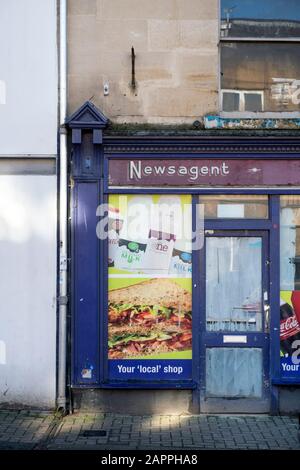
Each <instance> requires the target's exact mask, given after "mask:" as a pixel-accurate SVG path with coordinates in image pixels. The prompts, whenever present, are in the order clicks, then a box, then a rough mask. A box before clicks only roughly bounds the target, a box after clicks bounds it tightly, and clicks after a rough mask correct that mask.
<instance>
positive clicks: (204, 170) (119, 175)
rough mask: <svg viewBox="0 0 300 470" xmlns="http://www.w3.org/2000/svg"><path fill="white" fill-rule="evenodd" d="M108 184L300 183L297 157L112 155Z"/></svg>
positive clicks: (239, 184) (255, 184) (242, 184)
mask: <svg viewBox="0 0 300 470" xmlns="http://www.w3.org/2000/svg"><path fill="white" fill-rule="evenodd" d="M108 173H109V186H210V185H214V186H287V185H293V186H298V185H300V161H299V160H296V159H295V160H294V159H288V160H283V159H282V160H280V159H275V160H274V159H273V160H271V159H264V160H263V159H244V158H242V157H241V158H235V159H207V158H206V159H202V158H201V159H200V158H193V159H184V160H183V159H175V158H172V157H170V158H168V159H158V158H155V159H154V158H149V159H148V158H146V159H145V158H142V159H139V158H134V159H132V158H130V159H129V158H113V159H109V164H108Z"/></svg>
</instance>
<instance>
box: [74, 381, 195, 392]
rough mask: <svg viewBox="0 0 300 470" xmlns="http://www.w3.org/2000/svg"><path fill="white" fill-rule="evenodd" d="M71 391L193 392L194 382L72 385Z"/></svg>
mask: <svg viewBox="0 0 300 470" xmlns="http://www.w3.org/2000/svg"><path fill="white" fill-rule="evenodd" d="M71 388H72V389H76V388H80V389H82V388H93V389H95V388H99V389H127V390H128V389H132V390H162V389H163V390H195V389H196V388H197V383H196V382H176V383H170V382H147V383H141V382H110V383H102V384H76V385H75V384H73V385H71Z"/></svg>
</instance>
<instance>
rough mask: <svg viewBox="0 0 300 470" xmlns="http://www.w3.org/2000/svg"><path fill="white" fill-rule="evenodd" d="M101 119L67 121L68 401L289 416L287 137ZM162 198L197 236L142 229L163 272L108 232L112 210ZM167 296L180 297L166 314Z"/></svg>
mask: <svg viewBox="0 0 300 470" xmlns="http://www.w3.org/2000/svg"><path fill="white" fill-rule="evenodd" d="M107 125H108V121H107V119H106V117H105V116H104V115H103V114H102V113H101V112H100V111H99V110H98V109H97V108H96V107H95V106H94V105H92V104H91V103H85V104H84V105H83V106H82V107H81V108H80V109H79V110H78V111H77V112H76V113H74V114H73V115H72V116H71V117H70V119H69V121H68V127H69V129H70V181H71V184H70V242H71V243H70V246H71V251H70V284H69V290H70V298H71V302H70V337H69V350H70V367H69V371H70V391H71V396H72V397H73V401H74V404H75V406H79V403H80V402H82V401H84V400H85V398H84V397H85V396H86V397H87V396H88V397H89V400H90V401H89V406H93V404H94V406H96V407H98V408H99V407H100V408H101V409H103V410H115V411H124V410H129V411H130V410H131V408H134V406H132V402H135V400H136V402H138V403H139V406H143V410H144V411H145V412H147V406H148V403H147V401H148V400H149V403H150V402H152V403H153V400H152V397H153V396H155V401H156V402H157V401H159V400H160V398H159V397H160V395H159V394H161V396H164V397H165V396H169V397H170V399H169V401H170V400H171V401H172V399H173V398H174V394H176V400H177V397H178V396H179V395H180V394H181V396H184V397H187V401H186V402H185V403H186V405H184V406H186V410H185V411H193V412H270V413H271V412H272V413H278V412H279V411H283V412H284V411H291V412H293V411H297V403H299V402H300V394H299V393H300V392H299V388H298V387H299V385H300V365H299V363H300V353H298V350H299V349H300V342H299V340H300V330H299V328H298V327H299V323H298V320H297V318H298V317H297V315H298V311H297V299H296V297H297V295H296V294H297V291H298V290H300V287H299V286H298V264H297V263H298V257H297V255H298V238H297V233H298V227H297V225H299V226H300V223H299V221H300V219H299V221H298V224H297V220H296V219H297V217H298V216H300V212H299V213H298V204H299V201H300V200H299V198H300V162H299V163H298V161H299V153H300V139H298V138H296V137H293V138H292V137H286V138H284V139H282V138H280V137H274V138H271V137H268V138H266V137H260V138H257V137H256V138H254V137H238V136H229V137H224V136H218V135H216V136H212V135H210V136H209V137H206V136H205V135H201V136H196V135H193V136H189V135H187V136H177V137H175V136H161V135H160V136H158V135H157V136H155V135H151V136H144V137H143V136H137V135H131V136H121V135H110V134H109V133H107V132H106V128H107ZM170 196H172V197H173V198H175V199H176V201H179V203H178V204H179V205H180V204H182V201H184V202H188V204H189V205H190V230H191V233H192V236H191V239H192V238H193V237H194V238H195V237H196V238H197V233H198V234H200V233H201V237H200V238H201V240H202V242H201V243H200V244H198V245H197V244H196V245H195V246H193V247H192V249H189V250H188V249H183V248H182V246H183V245H182V243H181V244H179V242H178V237H177V240H176V241H175V237H174V239H172V237H169V238H167V239H166V238H165V240H164V242H165V246H164V247H163V246H162V245H163V243H162V240H163V237H161V236H160V235H161V233H160V232H159V233H160V235H157V230H152V235H150V238H149V240H148V242H149V243H151V246H152V247H153V246H154V242H155V247H156V248H157V247H158V246H159V247H160V249H161V250H162V251H165V253H164V254H165V255H166V256H165V258H164V259H166V257H167V254H168V253H170V260H171V263H172V262H173V264H172V269H173V271H170V270H169V271H168V273H170V272H172V273H173V274H172V275H170V274H166V275H165V274H164V272H165V271H164V269H163V268H162V261H161V260H162V259H163V258H162V257H160V256H161V255H159V256H157V257H156V258H155V256H156V255H153V257H152V258H151V257H150V258H149V256H148V258H147V250H149V246H146V247H145V248H144V244H143V243H141V242H140V238H139V239H137V237H136V239H135V240H133V239H132V238H130V237H127V238H126V240H125V237H124V236H123V238H122V236H119V228H120V224H121V225H122V226H123V228H124V224H125V222H124V219H125V215H124V213H122V210H121V209H120V207H121V202H122V204H124V201H125V204H126V198H127V201H128V200H129V201H132V200H133V199H134V198H137V199H138V201H139V203H140V204H141V201H145V208H146V205H148V202H149V201H151V204H152V203H154V204H156V203H157V201H159V200H161V198H165V199H164V200H167V201H169V199H170ZM124 198H125V199H124ZM168 198H169V199H168ZM137 199H135V200H137ZM120 201H121V202H120ZM142 203H143V202H142ZM147 207H148V206H147ZM299 207H300V205H299ZM105 217H106V219H107V221H108V222H107V223H104V219H105ZM109 224H113V225H112V226H113V227H114V228H113V229H111V226H109ZM116 227H117V229H116ZM111 230H112V231H113V230H114V232H113V233H114V234H115V236H114V237H112V239H110V236H111V233H112V231H111ZM147 231H148V229H147ZM150 232H151V231H150ZM104 233H106V234H107V235H108V236H104ZM116 233H117V235H116ZM155 237H156V238H155ZM283 237H284V238H283ZM291 237H292V238H291ZM110 240H112V245H113V246H114V260H112V255H111V253H110ZM137 240H138V241H137ZM190 241H193V240H190ZM283 241H284V243H283ZM285 242H286V243H285ZM176 243H177V244H176ZM288 246H291V247H292V248H286V247H288ZM291 250H292V251H291ZM293 250H294V251H293ZM128 253H129V254H130V257H128V256H127V255H128ZM152 253H154V251H152ZM174 253H175V255H176V256H174ZM189 255H190V257H189ZM141 257H143V259H144V261H143V263H144V264H143V266H145V263H146V261H145V260H146V259H148V261H147V262H148V263H149V262H150V264H151V263H154V264H152V265H151V266H152V271H151V270H150V271H151V274H149V272H150V271H149V270H148V271H147V269H146V270H145V269H144V268H143V267H142V264H141V265H138V263H140V259H141ZM159 257H160V259H159V260H158V258H159ZM176 257H177V258H176ZM284 257H286V262H285V261H284ZM133 258H134V260H135V261H134V262H136V263H137V264H136V265H135V268H134V269H135V270H134V271H133V270H132V269H131V267H130V265H129V259H130V261H131V260H132V259H133ZM149 259H150V261H149ZM155 260H157V261H155ZM174 260H179V261H178V263H177V264H176V263H175V261H174ZM122 263H123V264H122ZM155 263H156V265H155ZM154 265H155V269H154V271H155V274H154V275H153V266H154ZM143 269H144V271H143ZM149 269H150V268H149ZM178 269H180V270H181V271H180V272H181V273H182V274H180V275H179V274H178V272H179V271H178ZM163 286H165V289H166V290H165V291H163V290H162V289H163ZM161 290H162V292H160V291H161ZM159 292H160V294H159ZM164 292H165V294H164ZM137 293H139V295H140V296H141V298H142V300H141V301H140V302H139V301H138V300H137ZM151 295H152V297H153V302H152V303H151V301H149V296H150V297H151ZM124 296H125V297H124ZM126 296H127V297H126ZM168 296H169V297H170V298H171V297H172V298H173V299H174V298H177V299H180V298H181V299H183V298H184V299H185V301H184V302H183V301H182V300H178V302H179V304H180V308H179V309H178V308H177V307H178V305H177V306H176V305H175V304H174V305H172V304H171V300H170V299H169V300H167V297H168ZM164 297H165V300H163V298H164ZM124 298H126V299H127V300H126V302H125V300H124ZM133 299H134V300H133ZM295 299H296V300H295ZM164 301H165V303H164ZM293 302H294V303H293ZM139 304H143V308H142V309H139ZM158 305H161V306H160V307H159V306H158ZM110 309H111V310H110ZM184 309H185V310H184ZM226 309H227V310H226ZM226 311H227V313H226ZM228 312H229V313H228ZM118 315H119V317H118ZM151 315H152V316H151ZM163 315H165V317H164V319H162V318H163ZM116 316H117V320H116V319H115V318H116ZM154 317H155V319H156V320H155V321H156V323H155V325H154V324H153V323H151V322H152V320H153V318H154ZM174 318H175V319H177V320H178V319H179V318H180V320H179V321H180V324H179V325H178V323H176V325H175V326H174V325H173V329H170V322H171V320H172V319H174ZM132 319H133V320H132ZM132 321H133V323H134V326H133V323H132ZM126 322H127V323H126ZM141 322H144V323H143V328H142V329H141V325H140V323H141ZM174 323H175V320H174ZM153 325H154V326H153ZM162 325H164V328H163V327H162ZM130 328H131V330H130ZM141 331H142V332H141ZM150 333H151V334H150ZM125 337H126V338H125ZM292 340H293V344H292ZM155 347H156V348H157V350H156V351H155V350H154V349H155ZM176 348H177V349H176ZM292 348H294V349H292ZM114 396H115V397H116V400H114V399H113V397H114ZM139 396H140V397H142V399H143V401H139ZM78 397H80V398H78ZM135 397H137V398H135ZM151 400H152V401H151ZM176 400H175V401H174V406H176V404H175V403H177V401H176ZM298 407H299V405H298ZM150 411H151V410H150ZM152 411H153V409H152ZM174 411H176V410H174ZM178 411H179V412H182V411H184V410H183V409H182V408H181V409H180V410H178Z"/></svg>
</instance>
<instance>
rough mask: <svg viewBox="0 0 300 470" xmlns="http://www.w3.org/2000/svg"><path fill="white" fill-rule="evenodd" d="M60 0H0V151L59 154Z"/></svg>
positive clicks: (2, 152)
mask: <svg viewBox="0 0 300 470" xmlns="http://www.w3.org/2000/svg"><path fill="white" fill-rule="evenodd" d="M56 46H57V43H56V1H55V0H42V1H41V0H9V1H8V0H6V1H5V0H2V1H0V57H1V64H0V155H1V154H2V155H3V154H56V152H57V143H56V141H57V53H56Z"/></svg>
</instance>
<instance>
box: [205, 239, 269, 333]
mask: <svg viewBox="0 0 300 470" xmlns="http://www.w3.org/2000/svg"><path fill="white" fill-rule="evenodd" d="M261 268H262V239H261V238H260V237H207V239H206V327H207V330H208V331H222V330H223V331H261V330H262V269H261Z"/></svg>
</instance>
